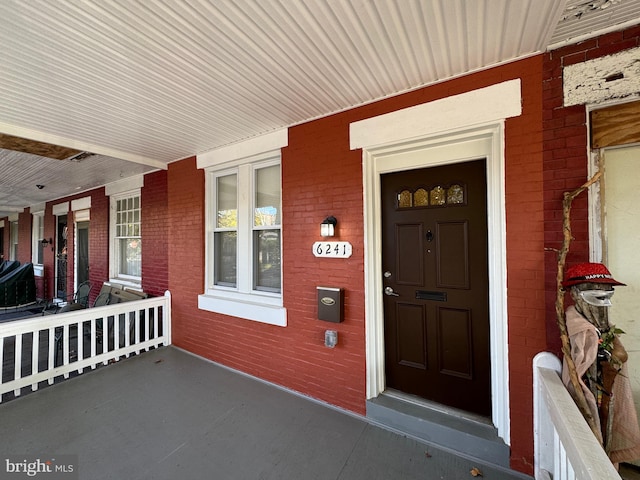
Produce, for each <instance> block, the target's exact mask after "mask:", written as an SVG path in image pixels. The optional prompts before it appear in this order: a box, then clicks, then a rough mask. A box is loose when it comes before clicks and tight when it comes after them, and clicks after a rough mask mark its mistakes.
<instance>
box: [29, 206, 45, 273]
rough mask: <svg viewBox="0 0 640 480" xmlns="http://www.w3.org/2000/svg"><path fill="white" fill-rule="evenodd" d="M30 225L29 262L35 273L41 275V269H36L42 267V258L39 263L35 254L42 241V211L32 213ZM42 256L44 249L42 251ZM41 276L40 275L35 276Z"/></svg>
mask: <svg viewBox="0 0 640 480" xmlns="http://www.w3.org/2000/svg"><path fill="white" fill-rule="evenodd" d="M31 215H32V223H31V262H32V263H33V267H34V271H37V273H41V271H42V269H41V268H37V267H42V264H43V262H42V258H41V259H40V261H39V262H37V261H36V260H37V259H36V252H37V251H38V248H39V246H40V242H41V241H42V240H43V239H44V210H41V211H37V212H32V213H31ZM40 226H42V230H43V235H40ZM42 254H43V255H44V249H43V251H42ZM36 276H42V275H36Z"/></svg>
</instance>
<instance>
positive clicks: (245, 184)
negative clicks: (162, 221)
mask: <svg viewBox="0 0 640 480" xmlns="http://www.w3.org/2000/svg"><path fill="white" fill-rule="evenodd" d="M286 139H287V137H286V135H284V136H283V135H282V131H278V132H277V133H276V134H274V136H273V137H271V138H268V139H267V140H266V141H265V139H264V138H263V139H262V140H261V141H257V140H256V139H253V140H252V141H250V144H248V146H247V147H246V148H244V147H235V148H234V149H231V150H230V149H229V148H228V147H225V149H224V150H221V151H220V152H217V153H216V152H209V153H207V154H204V156H203V158H201V157H198V166H199V167H200V168H204V169H205V192H206V193H205V202H206V203H205V218H206V222H205V224H206V225H205V228H206V233H205V235H206V236H205V251H206V254H205V262H206V268H205V285H204V293H203V294H202V295H199V296H198V308H199V309H201V310H207V311H210V312H216V313H221V314H224V315H230V316H233V317H238V318H243V319H246V320H252V321H256V322H260V323H267V324H270V325H276V326H281V327H286V326H287V310H286V308H284V307H283V300H282V293H270V292H264V291H259V290H254V289H253V284H252V282H253V255H245V254H243V253H245V252H252V248H251V241H252V233H253V232H252V230H253V222H252V221H251V220H250V218H251V216H250V212H251V211H252V204H253V199H252V198H251V196H250V195H248V194H247V192H254V190H255V189H254V185H253V182H254V181H255V180H254V177H255V170H256V169H258V168H264V167H268V166H271V165H281V155H280V150H279V148H281V147H283V146H286ZM283 141H284V142H285V144H284V145H283ZM266 145H268V146H269V147H270V148H274V147H275V148H278V149H277V150H275V149H274V150H271V151H263V152H262V153H257V154H255V153H256V152H255V150H259V149H260V148H262V147H264V146H266ZM230 152H231V153H230ZM250 153H254V155H248V154H250ZM236 154H237V155H241V158H235V159H234V158H233V157H234V156H235V155H236ZM215 159H224V162H223V163H216V162H215ZM231 173H237V174H238V216H239V218H238V241H239V242H242V243H239V244H238V259H237V262H238V266H237V271H238V272H239V273H240V272H248V273H246V274H244V275H242V274H239V275H238V277H237V286H236V287H235V288H230V287H223V286H219V285H214V265H213V261H214V258H213V257H214V255H213V238H214V234H213V232H214V226H215V225H214V219H215V211H214V203H215V198H214V188H215V181H216V178H217V177H219V176H223V175H228V174H231ZM281 188H282V187H281ZM241 212H246V213H244V217H245V218H244V221H242V218H241ZM281 231H282V228H281ZM281 241H282V237H281ZM281 274H282V272H281Z"/></svg>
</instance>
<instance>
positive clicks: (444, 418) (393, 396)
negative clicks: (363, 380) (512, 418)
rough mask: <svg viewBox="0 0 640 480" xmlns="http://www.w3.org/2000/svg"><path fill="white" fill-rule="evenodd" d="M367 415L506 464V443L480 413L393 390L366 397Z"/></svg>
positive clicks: (447, 447) (435, 442)
mask: <svg viewBox="0 0 640 480" xmlns="http://www.w3.org/2000/svg"><path fill="white" fill-rule="evenodd" d="M367 418H368V419H369V420H370V421H371V422H373V423H375V424H377V425H379V426H381V427H383V428H388V429H390V430H394V431H397V432H399V433H402V434H404V435H407V436H410V437H413V438H416V439H418V440H421V441H423V442H425V443H428V444H430V445H433V446H436V447H438V448H442V449H445V450H449V451H452V452H455V453H456V454H458V455H462V456H465V457H469V458H472V459H475V460H478V461H481V462H484V463H488V464H491V465H494V466H498V467H504V468H509V456H510V449H509V446H508V445H506V444H505V443H504V441H503V440H502V439H501V438H500V437H498V431H497V429H496V428H495V427H494V426H493V424H492V423H491V421H490V420H489V419H488V418H486V417H483V416H481V415H476V414H474V413H470V412H466V411H462V410H458V409H455V408H450V407H447V406H445V405H441V404H437V403H434V402H429V401H427V400H424V399H422V398H419V397H416V396H414V395H408V394H405V393H403V392H399V391H397V390H386V391H384V392H383V393H381V394H380V395H379V396H378V397H376V398H372V399H370V400H367Z"/></svg>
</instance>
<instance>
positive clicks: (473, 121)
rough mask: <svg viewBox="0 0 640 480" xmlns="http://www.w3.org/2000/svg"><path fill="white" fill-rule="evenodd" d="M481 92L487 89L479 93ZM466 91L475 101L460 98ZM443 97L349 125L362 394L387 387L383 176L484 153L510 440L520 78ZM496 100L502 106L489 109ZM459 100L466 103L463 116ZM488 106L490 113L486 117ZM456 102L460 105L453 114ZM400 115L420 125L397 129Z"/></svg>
mask: <svg viewBox="0 0 640 480" xmlns="http://www.w3.org/2000/svg"><path fill="white" fill-rule="evenodd" d="M501 87H504V88H501ZM480 91H482V93H486V95H478V93H479V92H480ZM466 96H469V98H466ZM471 97H473V100H474V101H469V102H466V101H462V102H461V101H460V100H470V99H471ZM452 98H453V97H452ZM496 98H499V100H500V101H499V102H497V100H496ZM446 100H447V99H444V100H442V101H437V102H431V103H428V104H424V105H419V106H417V107H412V108H410V109H405V110H401V111H399V112H393V113H392V114H387V115H382V116H380V117H375V119H366V120H362V121H360V122H356V123H353V124H351V130H350V131H351V136H352V137H351V148H352V149H355V148H362V150H363V152H362V158H363V187H364V225H365V335H366V377H367V392H366V393H367V398H374V397H376V396H378V395H379V394H380V393H381V392H383V391H384V389H385V365H384V317H383V308H382V305H383V296H382V288H383V287H382V257H381V245H382V232H381V225H380V219H381V217H382V209H381V205H380V194H381V191H380V176H381V175H382V174H383V173H389V172H394V171H401V170H410V169H415V168H424V167H431V166H436V165H444V164H449V163H456V162H463V161H468V160H475V159H479V158H486V160H487V162H486V163H487V222H488V245H489V247H488V248H489V250H488V262H489V265H488V267H489V317H490V320H489V321H490V343H491V396H492V400H491V401H492V422H493V424H494V425H495V427H496V428H497V430H498V435H499V436H500V437H501V438H502V439H503V440H504V441H505V443H506V444H510V421H509V416H510V410H509V356H508V353H509V352H508V322H507V320H508V317H507V256H506V220H505V218H506V216H505V188H504V182H505V180H504V179H505V175H504V164H505V158H504V119H506V118H508V117H512V116H517V115H519V114H520V113H521V98H520V81H519V80H514V81H511V82H505V83H503V84H500V85H498V86H496V88H491V89H481V90H477V91H474V92H469V93H468V94H462V95H461V96H457V97H456V98H455V102H454V104H455V105H454V104H449V102H447V101H446ZM498 103H499V105H501V106H502V108H497V109H496V108H493V107H495V105H496V104H498ZM460 105H465V106H466V111H465V115H464V116H463V117H461V116H460V114H459V111H458V109H459V108H460ZM488 105H491V106H492V109H491V115H492V116H493V117H494V118H493V120H490V119H488V118H486V115H485V114H486V111H487V110H486V108H487V106H488ZM453 107H457V108H456V109H455V111H453V113H451V112H452V110H451V108H453ZM480 113H482V114H480ZM479 116H480V117H482V119H483V120H484V122H483V124H482V125H479V124H478V118H479ZM434 117H437V118H439V119H440V123H439V127H440V128H435V127H433V125H431V127H429V128H427V127H426V126H424V125H425V124H424V119H425V118H426V119H433V118H434ZM385 120H387V121H385ZM399 120H400V121H402V122H403V123H405V124H406V125H410V124H411V125H420V124H422V126H423V127H422V129H418V130H416V129H415V128H413V129H409V130H403V129H398V121H399ZM453 125H457V128H453ZM376 131H378V132H379V133H380V135H376ZM390 131H391V132H392V133H390ZM407 131H409V132H410V133H411V134H410V135H408V134H407V133H406V132H407ZM403 132H404V133H403ZM381 138H383V139H384V140H385V141H380V139H381ZM426 152H428V154H425V153H426Z"/></svg>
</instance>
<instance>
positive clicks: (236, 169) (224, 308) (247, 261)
mask: <svg viewBox="0 0 640 480" xmlns="http://www.w3.org/2000/svg"><path fill="white" fill-rule="evenodd" d="M206 178H207V218H208V233H207V238H208V241H207V265H208V268H207V284H206V291H205V294H204V295H202V296H201V297H200V299H199V305H200V308H203V309H205V310H211V311H215V312H219V313H225V314H228V315H234V316H239V317H241V318H247V319H250V320H256V321H260V322H265V323H271V324H275V325H286V311H285V310H284V309H283V308H282V241H281V218H282V215H281V213H282V207H281V180H280V153H279V152H277V153H271V154H266V155H260V156H256V157H253V158H252V160H250V161H247V162H246V163H240V162H238V164H236V165H235V166H233V167H231V168H229V167H228V166H227V168H224V169H216V168H215V167H211V168H208V169H207V177H206Z"/></svg>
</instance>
